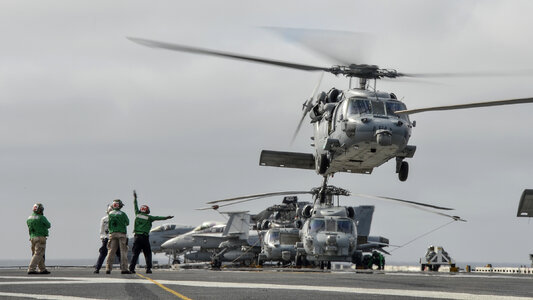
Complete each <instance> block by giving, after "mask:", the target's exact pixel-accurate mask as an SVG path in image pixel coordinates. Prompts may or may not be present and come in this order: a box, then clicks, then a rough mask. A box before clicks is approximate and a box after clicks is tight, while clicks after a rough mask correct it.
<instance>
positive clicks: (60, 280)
mask: <svg viewBox="0 0 533 300" xmlns="http://www.w3.org/2000/svg"><path fill="white" fill-rule="evenodd" d="M2 278H3V279H21V280H22V281H8V282H0V285H15V284H16V285H23V284H32V285H36V284H54V285H65V284H106V283H107V284H109V283H129V284H131V283H141V284H153V283H151V282H150V281H148V280H144V279H133V278H132V279H127V278H105V277H102V278H99V277H46V280H43V279H45V278H38V280H26V279H28V277H22V276H0V279H2ZM31 279H37V278H36V277H31ZM158 282H159V283H161V284H164V285H179V286H191V287H206V288H219V289H220V288H233V289H276V290H293V291H305V292H313V291H315V292H326V293H330V294H331V293H344V294H356V295H382V296H402V297H421V298H438V299H472V300H476V299H479V300H484V299H487V298H490V299H502V300H503V299H513V300H522V299H524V300H526V299H529V300H531V298H529V297H519V296H507V295H506V296H499V295H490V294H470V293H458V292H441V291H427V290H407V289H372V288H354V287H342V286H316V285H289V284H268V283H241V282H213V281H187V280H158ZM43 299H52V298H43ZM80 299H89V298H80Z"/></svg>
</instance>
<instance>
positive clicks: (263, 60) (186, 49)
mask: <svg viewBox="0 0 533 300" xmlns="http://www.w3.org/2000/svg"><path fill="white" fill-rule="evenodd" d="M128 39H129V40H130V41H133V42H135V43H137V44H141V45H144V46H147V47H152V48H161V49H167V50H173V51H181V52H189V53H196V54H204V55H211V56H220V57H226V58H233V59H238V60H246V61H251V62H256V63H263V64H268V65H276V66H281V67H287V68H291V69H298V70H304V71H330V68H325V67H317V66H311V65H304V64H296V63H291V62H286V61H280V60H274V59H268V58H261V57H255V56H248V55H241V54H237V53H231V52H223V51H216V50H210V49H204V48H196V47H189V46H184V45H178V44H171V43H165V42H158V41H153V40H147V39H140V38H133V37H128Z"/></svg>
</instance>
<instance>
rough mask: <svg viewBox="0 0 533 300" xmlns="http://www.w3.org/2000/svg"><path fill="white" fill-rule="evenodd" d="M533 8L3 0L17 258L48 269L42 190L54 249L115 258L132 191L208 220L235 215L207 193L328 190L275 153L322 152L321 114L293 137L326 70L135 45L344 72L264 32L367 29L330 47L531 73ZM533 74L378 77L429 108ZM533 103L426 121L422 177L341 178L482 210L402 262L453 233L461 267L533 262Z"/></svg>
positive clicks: (11, 222) (10, 230)
mask: <svg viewBox="0 0 533 300" xmlns="http://www.w3.org/2000/svg"><path fill="white" fill-rule="evenodd" d="M532 10H533V3H531V2H530V1H328V2H324V1H313V0H311V1H276V0H274V1H234V0H230V1H157V2H155V3H154V2H153V1H152V2H146V1H91V2H87V3H85V4H82V3H79V2H72V1H39V2H35V1H2V3H0V36H1V37H2V47H0V95H1V96H0V139H1V143H0V184H1V187H2V188H0V199H1V203H2V205H3V207H4V209H2V212H1V218H0V228H2V233H3V234H2V236H3V241H2V244H3V245H4V247H2V248H1V250H0V258H2V259H25V258H27V259H28V261H29V258H30V249H29V246H30V244H29V241H28V238H29V237H28V232H27V227H26V222H25V221H26V219H27V217H28V216H29V215H30V214H31V208H32V206H33V204H34V203H36V202H41V203H43V204H44V206H45V215H46V216H47V218H48V219H49V220H50V222H51V223H52V228H51V229H50V237H49V239H48V244H47V253H46V256H47V258H49V259H76V258H84V259H85V258H91V257H94V258H95V259H96V256H97V254H98V248H99V235H98V233H99V225H100V224H99V222H100V218H101V217H102V216H103V215H104V213H105V209H106V205H107V204H108V203H110V202H111V201H112V200H113V199H116V198H120V199H122V200H123V201H124V202H125V204H126V206H125V208H124V211H125V212H126V213H127V214H128V215H129V217H130V219H131V220H133V217H134V213H133V203H132V202H133V198H132V191H133V189H136V190H137V192H138V194H139V202H140V204H147V205H149V206H150V208H151V211H152V214H153V215H174V216H175V218H174V219H173V220H172V221H174V222H176V223H179V224H187V225H197V224H199V223H201V222H203V221H206V220H215V221H224V220H225V219H224V217H223V216H221V215H220V214H218V213H217V212H214V211H197V210H195V208H198V207H203V206H204V205H205V202H207V201H211V200H216V199H222V198H227V197H234V196H239V195H246V194H254V193H263V192H271V191H284V190H308V189H311V188H312V187H316V186H319V185H320V183H321V177H320V176H318V175H317V174H316V173H314V172H313V171H308V170H295V169H282V168H270V167H261V166H259V164H258V162H259V154H260V151H261V150H262V149H270V150H280V151H295V152H308V153H312V151H313V148H312V147H311V146H310V143H311V140H310V139H309V137H310V136H311V135H312V127H311V126H310V125H309V124H308V121H306V122H305V123H304V126H303V127H302V130H301V132H300V134H299V136H298V137H297V139H296V141H295V142H294V144H293V145H290V140H291V137H292V134H293V131H294V129H295V128H296V125H297V123H298V120H299V118H300V116H301V104H302V103H303V102H304V101H305V100H306V99H307V98H308V97H309V95H310V94H311V92H312V90H313V87H314V86H315V85H316V83H317V81H318V78H319V74H318V73H313V72H304V71H299V70H291V69H286V68H279V67H275V66H266V65H258V64H252V63H246V62H238V61H234V60H226V59H220V58H214V57H203V56H198V55H192V54H186V53H177V52H171V51H164V50H157V49H151V48H147V47H143V46H140V45H137V44H135V43H132V42H131V41H129V40H127V39H126V37H130V36H131V37H140V38H147V39H154V40H160V41H166V42H173V43H179V44H185V45H192V46H198V47H204V48H211V49H218V50H223V51H231V52H238V53H243V54H248V55H254V56H262V57H267V58H271V59H280V60H286V61H291V62H296V63H303V64H311V65H320V66H325V67H327V66H330V65H332V64H333V63H334V62H332V61H331V59H330V58H329V57H326V56H323V55H320V54H317V53H316V52H313V51H310V50H309V49H307V48H306V47H303V46H302V45H299V44H296V43H293V42H291V41H288V40H286V39H283V38H282V37H280V36H279V35H276V34H275V33H273V32H272V31H268V30H265V29H263V28H262V27H265V26H266V27H269V26H275V27H289V28H306V29H325V30H335V31H352V32H364V33H367V34H368V35H370V36H372V37H373V40H374V42H372V43H366V42H361V41H357V40H353V39H347V40H345V41H339V42H336V43H330V44H329V45H328V47H331V49H332V51H334V50H335V49H340V48H344V49H350V48H351V49H354V50H353V51H354V52H353V53H360V52H362V53H364V55H363V56H364V60H363V61H360V60H361V59H363V58H362V57H361V56H360V55H361V54H358V55H359V56H358V55H355V56H358V57H354V58H353V59H354V62H355V63H367V64H377V65H379V66H380V67H383V68H394V69H397V70H398V71H400V72H413V73H414V72H468V71H484V70H490V71H500V70H504V71H514V70H517V71H520V72H523V71H524V70H526V71H527V70H533V60H532V59H531V53H533V41H532V40H531V39H530V38H529V37H530V36H531V33H532V28H533V19H532V18H531V17H530V12H531V11H532ZM326 48H327V47H326ZM532 79H533V77H526V76H502V77H485V78H469V79H463V78H461V79H459V78H454V79H438V80H437V79H432V80H418V81H414V80H411V81H407V80H396V81H390V80H388V81H385V80H384V81H379V82H378V85H377V88H378V89H379V90H382V91H388V92H394V93H395V94H396V95H397V96H398V97H399V98H400V99H402V101H404V102H405V103H406V105H407V106H408V108H420V107H427V106H434V105H447V104H450V105H451V104H460V103H466V102H478V101H489V100H503V99H513V98H524V97H531V96H533V86H532V85H531V80H532ZM331 87H337V88H342V89H346V88H347V87H348V81H347V80H346V79H345V78H343V77H335V76H333V75H331V74H326V75H325V76H324V80H323V81H322V83H321V90H325V91H327V90H329V89H330V88H331ZM532 110H533V104H523V105H516V106H507V107H500V108H483V109H475V110H462V111H453V112H427V113H421V114H417V115H413V116H411V119H412V120H416V121H417V126H416V128H414V130H413V136H412V138H411V140H410V144H412V145H416V146H417V152H416V154H415V156H414V158H412V159H409V160H408V161H409V163H410V175H409V179H408V180H407V181H406V182H399V181H398V179H397V175H396V174H395V173H394V170H395V163H394V161H391V162H388V163H386V164H384V165H383V166H381V167H379V168H376V169H375V170H374V172H373V173H372V174H371V175H361V174H342V173H339V174H336V175H335V177H334V178H332V179H330V181H329V183H330V184H333V185H336V186H339V187H343V188H345V189H348V190H351V191H352V192H354V193H364V194H373V195H379V196H389V197H396V198H402V199H407V200H412V201H419V202H428V203H432V204H436V205H442V206H448V207H453V208H455V209H456V210H455V211H454V214H456V215H459V216H461V217H463V218H464V219H466V220H468V222H466V223H459V222H455V223H453V224H450V225H448V226H445V227H443V228H442V229H439V230H438V231H435V232H433V233H431V234H429V235H427V236H424V237H422V238H419V239H416V240H415V241H413V242H412V243H410V244H408V245H406V246H404V247H400V248H397V249H396V248H394V247H390V248H389V250H393V249H394V250H393V252H392V256H388V257H387V261H388V262H407V263H412V264H416V263H418V259H419V257H421V256H423V255H424V254H425V250H426V248H427V247H428V246H429V245H442V246H443V247H444V248H445V249H446V250H447V251H448V252H449V254H450V255H451V256H452V257H453V258H454V259H456V260H457V261H459V262H484V263H489V262H490V263H498V262H510V263H515V264H529V263H530V262H529V257H528V254H529V253H532V251H533V240H532V239H531V238H529V237H530V234H531V232H532V230H533V224H530V221H529V219H527V218H517V217H516V210H517V206H518V201H519V199H520V195H521V193H522V191H523V190H524V189H526V188H532V184H533V183H532V182H531V177H532V175H533V171H532V170H533V160H532V159H531V153H532V150H533V142H532V139H531V130H530V128H531V121H530V119H529V117H528V111H532ZM300 199H301V200H307V201H308V200H310V199H308V198H306V197H305V196H304V197H300ZM280 201H281V198H271V199H268V200H265V201H262V202H253V203H248V204H244V205H242V206H238V207H232V210H249V211H250V212H252V213H254V212H259V211H260V210H261V209H263V208H265V207H267V206H268V205H272V204H275V203H279V202H280ZM342 204H345V205H363V204H364V205H375V206H376V210H375V213H374V221H373V224H372V229H371V233H372V234H373V235H381V236H385V237H387V238H389V239H390V243H391V244H393V245H397V246H401V245H404V244H405V243H407V242H409V241H411V240H413V239H415V238H416V237H418V236H420V235H423V234H424V233H427V232H429V231H431V230H433V229H435V228H437V227H439V226H442V225H444V224H446V223H447V222H448V220H447V219H445V218H442V217H440V216H436V215H433V214H428V213H425V212H422V211H419V210H414V209H412V208H408V207H403V206H401V205H398V204H393V203H388V202H380V201H374V200H366V199H357V198H351V199H347V200H343V201H342ZM154 225H155V224H154ZM132 231H133V226H129V228H128V232H129V233H131V232H132Z"/></svg>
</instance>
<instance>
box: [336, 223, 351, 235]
mask: <svg viewBox="0 0 533 300" xmlns="http://www.w3.org/2000/svg"><path fill="white" fill-rule="evenodd" d="M337 232H344V233H353V222H352V221H351V220H337Z"/></svg>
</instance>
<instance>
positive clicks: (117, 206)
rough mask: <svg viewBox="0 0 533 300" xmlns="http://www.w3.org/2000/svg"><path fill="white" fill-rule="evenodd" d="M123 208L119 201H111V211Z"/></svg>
mask: <svg viewBox="0 0 533 300" xmlns="http://www.w3.org/2000/svg"><path fill="white" fill-rule="evenodd" d="M122 207H124V203H122V201H121V200H120V199H115V200H113V209H121V208H122Z"/></svg>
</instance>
